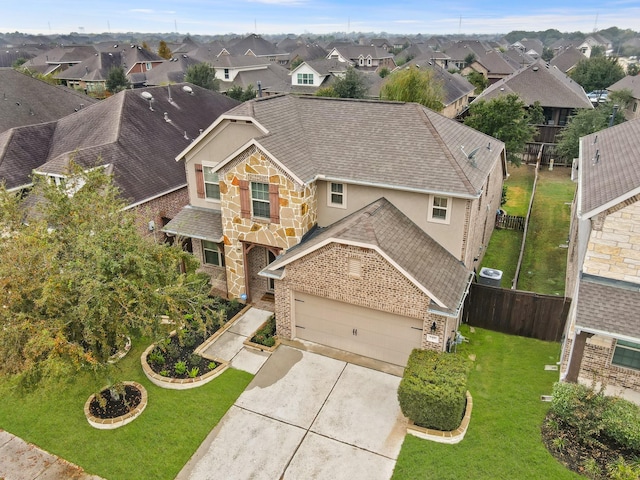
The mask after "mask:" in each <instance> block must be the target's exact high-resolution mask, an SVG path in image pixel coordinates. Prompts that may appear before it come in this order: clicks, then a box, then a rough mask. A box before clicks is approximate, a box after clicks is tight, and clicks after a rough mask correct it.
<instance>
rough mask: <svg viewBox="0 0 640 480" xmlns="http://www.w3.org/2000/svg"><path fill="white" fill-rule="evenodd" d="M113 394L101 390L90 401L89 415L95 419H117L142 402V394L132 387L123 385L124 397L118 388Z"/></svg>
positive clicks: (106, 390)
mask: <svg viewBox="0 0 640 480" xmlns="http://www.w3.org/2000/svg"><path fill="white" fill-rule="evenodd" d="M114 393H115V395H114V394H112V391H111V390H110V389H108V388H106V389H104V390H102V391H101V392H100V394H99V395H96V396H95V397H94V398H93V400H91V403H90V404H89V413H90V414H91V415H93V416H94V417H97V418H118V417H121V416H123V415H126V414H127V413H129V412H130V411H131V410H133V409H134V408H136V407H137V406H138V405H140V401H141V400H142V392H141V391H140V390H139V389H138V388H137V387H135V386H134V385H125V386H124V395H122V389H120V388H118V389H116V390H115V391H114ZM100 398H101V399H102V400H100Z"/></svg>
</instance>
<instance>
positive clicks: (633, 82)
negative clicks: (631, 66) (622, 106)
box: [607, 75, 640, 99]
mask: <svg viewBox="0 0 640 480" xmlns="http://www.w3.org/2000/svg"><path fill="white" fill-rule="evenodd" d="M624 89H627V90H630V91H631V94H632V95H633V98H636V99H640V76H639V75H633V76H632V75H627V76H626V77H624V78H622V79H620V80H618V81H617V82H616V83H614V84H613V85H611V86H610V87H609V88H607V90H609V91H610V92H617V91H619V90H624Z"/></svg>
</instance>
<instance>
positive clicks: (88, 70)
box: [56, 44, 164, 82]
mask: <svg viewBox="0 0 640 480" xmlns="http://www.w3.org/2000/svg"><path fill="white" fill-rule="evenodd" d="M114 45H115V44H114ZM163 61H164V60H163V58H162V57H160V56H159V55H156V54H155V53H153V52H150V51H149V50H146V49H144V48H142V47H139V46H137V45H125V46H124V47H123V46H122V45H118V46H117V47H116V48H114V49H113V51H110V52H100V53H96V54H95V55H93V56H92V57H89V58H87V59H86V60H83V61H82V62H80V63H79V64H77V65H74V66H73V67H69V68H68V69H67V70H64V71H63V72H60V73H58V74H57V75H56V78H59V79H61V80H84V81H89V82H103V81H105V80H106V79H107V78H108V77H109V71H110V70H111V69H112V68H114V67H122V68H123V69H124V71H125V73H126V74H129V72H130V70H131V69H132V68H133V67H134V66H135V65H136V64H138V63H147V62H163Z"/></svg>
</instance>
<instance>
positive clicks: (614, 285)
mask: <svg viewBox="0 0 640 480" xmlns="http://www.w3.org/2000/svg"><path fill="white" fill-rule="evenodd" d="M579 288H580V290H579V294H578V308H577V312H576V327H577V328H579V329H581V330H585V331H588V332H591V333H601V334H606V335H610V336H615V337H618V338H620V337H623V338H627V339H629V340H631V341H637V339H638V338H640V322H638V312H640V290H639V289H638V284H637V283H636V284H634V283H628V282H623V281H618V280H609V279H606V278H603V277H594V276H591V275H586V274H583V275H582V277H581V279H580V286H579Z"/></svg>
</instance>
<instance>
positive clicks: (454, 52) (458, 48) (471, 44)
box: [441, 40, 492, 61]
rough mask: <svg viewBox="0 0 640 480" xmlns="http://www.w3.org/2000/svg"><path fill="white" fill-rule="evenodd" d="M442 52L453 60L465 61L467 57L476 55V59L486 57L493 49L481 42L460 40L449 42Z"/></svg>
mask: <svg viewBox="0 0 640 480" xmlns="http://www.w3.org/2000/svg"><path fill="white" fill-rule="evenodd" d="M441 50H442V51H443V52H444V53H446V54H447V55H449V57H451V59H453V60H459V61H461V60H464V59H465V58H466V57H467V55H469V54H470V53H471V54H474V55H475V56H476V57H477V56H480V55H485V54H486V53H487V52H489V51H491V50H492V48H491V47H490V46H489V45H487V44H486V43H484V42H481V41H480V40H460V41H457V42H449V43H447V44H445V45H443V46H442V48H441Z"/></svg>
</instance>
